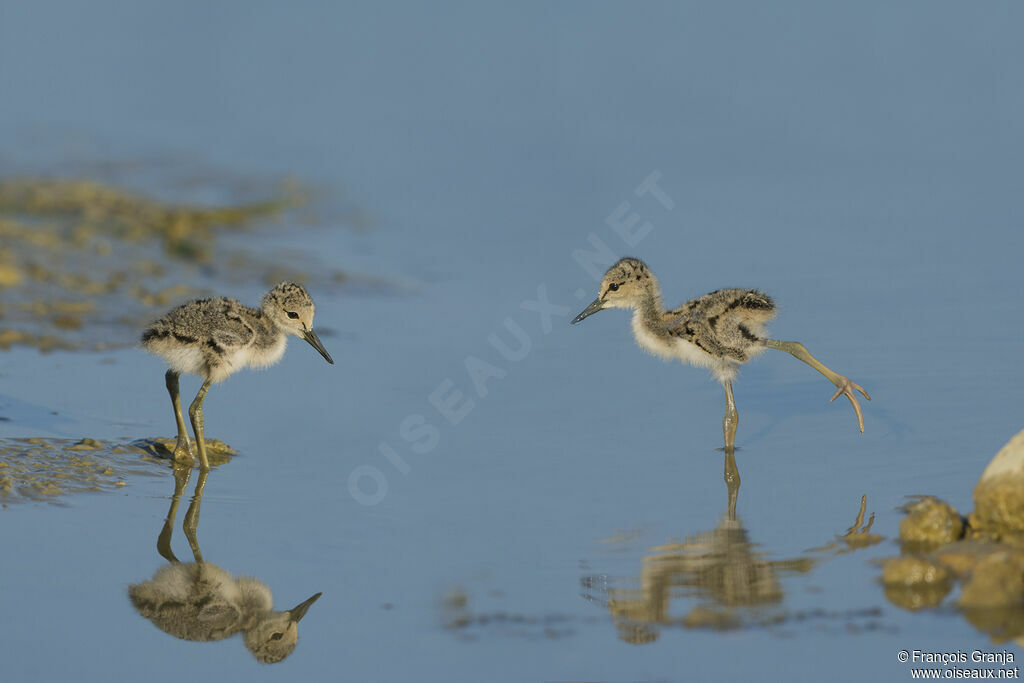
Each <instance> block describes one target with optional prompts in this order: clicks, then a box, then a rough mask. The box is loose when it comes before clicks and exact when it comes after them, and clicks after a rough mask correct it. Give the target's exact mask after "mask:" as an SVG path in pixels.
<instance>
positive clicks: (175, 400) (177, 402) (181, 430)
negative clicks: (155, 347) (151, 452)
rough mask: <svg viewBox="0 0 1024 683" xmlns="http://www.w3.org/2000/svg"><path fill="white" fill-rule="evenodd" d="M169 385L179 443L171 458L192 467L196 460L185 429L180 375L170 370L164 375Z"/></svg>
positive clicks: (175, 445) (168, 391) (175, 446)
mask: <svg viewBox="0 0 1024 683" xmlns="http://www.w3.org/2000/svg"><path fill="white" fill-rule="evenodd" d="M164 381H165V382H166V383H167V393H168V394H170V395H171V405H172V406H174V421H175V423H177V425H178V442H177V443H176V444H174V452H173V453H172V454H171V458H172V459H173V460H174V461H175V462H180V463H186V464H188V465H191V464H192V463H193V462H195V460H194V459H193V458H192V451H191V450H190V449H189V447H188V430H187V429H185V418H184V417H182V416H181V397H180V396H179V395H178V373H176V372H175V371H174V370H168V371H167V374H166V375H164Z"/></svg>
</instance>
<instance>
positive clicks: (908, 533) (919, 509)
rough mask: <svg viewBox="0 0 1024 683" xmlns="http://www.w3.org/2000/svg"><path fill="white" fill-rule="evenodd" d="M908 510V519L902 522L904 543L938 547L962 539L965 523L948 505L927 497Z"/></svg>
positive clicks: (917, 501) (913, 504)
mask: <svg viewBox="0 0 1024 683" xmlns="http://www.w3.org/2000/svg"><path fill="white" fill-rule="evenodd" d="M906 509H907V516H906V517H904V518H903V520H902V521H901V522H900V541H901V542H902V543H905V544H909V545H912V546H914V545H916V546H931V547H935V546H940V545H945V544H946V543H952V542H953V541H955V540H957V539H959V538H960V537H962V536H963V533H964V524H963V519H962V518H961V517H960V513H959V512H957V511H956V508H954V507H953V506H952V505H950V504H949V503H945V502H943V501H941V500H939V499H938V498H933V497H931V496H925V497H922V498H920V499H918V500H915V501H914V502H912V503H910V504H909V505H907V508H906Z"/></svg>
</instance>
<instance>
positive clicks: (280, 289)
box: [262, 282, 334, 365]
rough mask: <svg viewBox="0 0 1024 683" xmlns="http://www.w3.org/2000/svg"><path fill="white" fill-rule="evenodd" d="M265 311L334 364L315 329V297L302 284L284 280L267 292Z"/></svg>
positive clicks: (279, 326)
mask: <svg viewBox="0 0 1024 683" xmlns="http://www.w3.org/2000/svg"><path fill="white" fill-rule="evenodd" d="M262 308H263V312H264V313H266V314H267V316H269V317H270V320H271V321H272V322H273V323H274V324H275V325H276V326H277V327H278V329H280V330H281V331H283V332H285V333H287V334H292V335H295V336H296V337H302V338H303V339H305V340H306V341H307V342H309V345H310V346H312V347H313V348H314V349H316V350H317V351H319V352H320V355H321V356H323V357H324V358H325V359H326V360H327V362H328V363H330V364H332V365H333V364H334V360H333V359H332V358H331V354H329V353H327V349H325V348H324V345H323V344H322V343H321V342H320V337H318V336H317V335H316V332H314V331H313V313H314V312H315V311H316V307H315V306H314V305H313V297H311V296H310V295H309V292H307V291H306V289H305V288H304V287H303V286H302V285H297V284H295V283H294V282H282V283H280V284H279V285H277V286H275V287H274V288H273V289H272V290H270V291H269V292H267V295H266V296H264V297H263V305H262Z"/></svg>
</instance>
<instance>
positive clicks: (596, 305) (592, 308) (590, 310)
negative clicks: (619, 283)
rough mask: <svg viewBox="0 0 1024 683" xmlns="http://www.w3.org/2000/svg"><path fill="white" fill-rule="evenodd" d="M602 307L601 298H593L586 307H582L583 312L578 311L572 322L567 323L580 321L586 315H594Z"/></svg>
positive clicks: (573, 323)
mask: <svg viewBox="0 0 1024 683" xmlns="http://www.w3.org/2000/svg"><path fill="white" fill-rule="evenodd" d="M603 308H604V303H603V302H602V301H601V299H600V298H597V299H594V302H593V303H592V304H590V305H589V306H587V307H586V308H584V309H583V312H582V313H580V314H579V315H578V316H576V317H575V318H573V319H572V322H571V323H569V324H570V325H575V324H576V323H578V322H579V321H581V320H583V319H584V318H586V317H587V316H588V315H594V314H595V313H597V312H598V311H600V310H602V309H603Z"/></svg>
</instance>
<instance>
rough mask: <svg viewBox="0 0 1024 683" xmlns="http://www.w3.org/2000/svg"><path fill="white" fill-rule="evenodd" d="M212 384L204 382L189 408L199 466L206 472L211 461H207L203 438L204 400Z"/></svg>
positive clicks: (207, 381) (208, 381)
mask: <svg viewBox="0 0 1024 683" xmlns="http://www.w3.org/2000/svg"><path fill="white" fill-rule="evenodd" d="M210 383H211V382H210V380H206V381H205V382H203V386H201V387H199V393H198V394H196V397H195V399H193V401H192V405H190V406H189V407H188V417H189V419H190V420H192V431H193V432H195V435H196V448H197V449H198V450H199V466H200V467H201V468H202V469H204V470H208V469H210V461H209V460H207V459H206V440H205V439H204V438H203V427H204V424H203V399H204V398H206V390H207V389H209V388H210Z"/></svg>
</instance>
